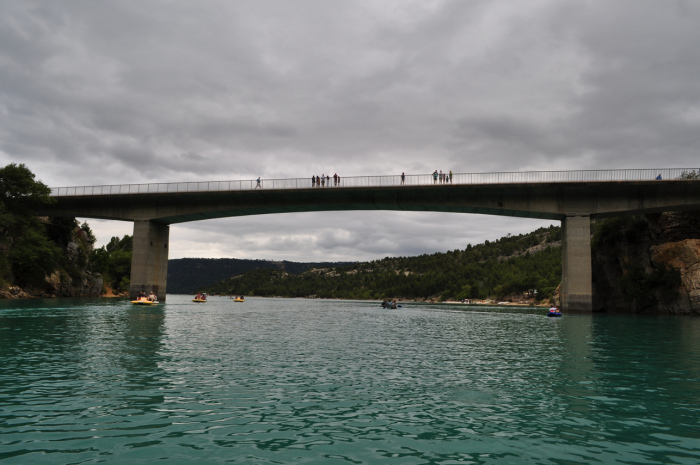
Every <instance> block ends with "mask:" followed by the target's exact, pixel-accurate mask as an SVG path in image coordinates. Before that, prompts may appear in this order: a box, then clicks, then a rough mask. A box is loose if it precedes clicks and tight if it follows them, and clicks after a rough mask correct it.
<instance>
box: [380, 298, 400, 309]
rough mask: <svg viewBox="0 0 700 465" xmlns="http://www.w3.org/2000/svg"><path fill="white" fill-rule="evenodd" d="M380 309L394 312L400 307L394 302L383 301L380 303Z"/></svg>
mask: <svg viewBox="0 0 700 465" xmlns="http://www.w3.org/2000/svg"><path fill="white" fill-rule="evenodd" d="M382 308H386V309H390V310H394V309H397V308H401V305H399V304H397V303H396V300H383V301H382Z"/></svg>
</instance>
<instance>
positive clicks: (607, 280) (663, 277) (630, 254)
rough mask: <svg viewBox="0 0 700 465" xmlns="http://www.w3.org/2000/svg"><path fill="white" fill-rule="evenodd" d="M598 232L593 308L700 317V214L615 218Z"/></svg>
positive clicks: (594, 250)
mask: <svg viewBox="0 0 700 465" xmlns="http://www.w3.org/2000/svg"><path fill="white" fill-rule="evenodd" d="M594 230H595V231H596V232H595V234H594V238H593V243H592V248H593V308H594V310H596V311H604V312H608V313H649V314H676V315H690V314H692V315H700V212H673V213H662V214H658V215H647V216H644V217H624V218H616V219H612V220H607V221H606V222H604V223H603V224H602V225H599V227H594Z"/></svg>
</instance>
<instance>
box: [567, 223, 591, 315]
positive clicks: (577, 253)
mask: <svg viewBox="0 0 700 465" xmlns="http://www.w3.org/2000/svg"><path fill="white" fill-rule="evenodd" d="M561 268H562V269H561V271H562V273H561V274H562V282H561V306H562V310H564V311H574V312H590V311H592V309H593V285H592V281H591V279H592V271H591V217H590V216H587V215H584V216H567V217H566V218H565V219H564V220H562V222H561Z"/></svg>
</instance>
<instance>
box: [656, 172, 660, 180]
mask: <svg viewBox="0 0 700 465" xmlns="http://www.w3.org/2000/svg"><path fill="white" fill-rule="evenodd" d="M656 180H657V181H661V173H659V175H658V176H657V177H656Z"/></svg>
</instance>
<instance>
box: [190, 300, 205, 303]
mask: <svg viewBox="0 0 700 465" xmlns="http://www.w3.org/2000/svg"><path fill="white" fill-rule="evenodd" d="M206 301H207V299H192V302H200V303H201V302H206Z"/></svg>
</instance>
